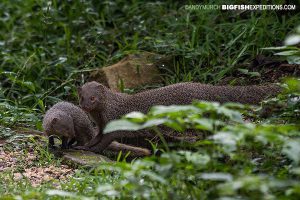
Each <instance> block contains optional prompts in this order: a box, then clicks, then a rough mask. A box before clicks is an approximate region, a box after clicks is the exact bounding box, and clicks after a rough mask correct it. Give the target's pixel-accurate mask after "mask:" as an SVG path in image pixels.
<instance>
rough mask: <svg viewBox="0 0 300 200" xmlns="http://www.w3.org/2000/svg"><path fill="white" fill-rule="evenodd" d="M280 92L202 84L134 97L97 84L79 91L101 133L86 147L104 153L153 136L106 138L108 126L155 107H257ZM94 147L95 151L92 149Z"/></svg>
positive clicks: (180, 85) (115, 135)
mask: <svg viewBox="0 0 300 200" xmlns="http://www.w3.org/2000/svg"><path fill="white" fill-rule="evenodd" d="M279 92H280V86H277V85H275V84H270V85H263V86H256V85H254V86H212V85H206V84H201V83H178V84H174V85H169V86H166V87H162V88H158V89H152V90H148V91H144V92H140V93H137V94H133V95H128V94H123V93H116V92H112V91H111V90H109V89H108V88H106V87H105V86H103V85H101V84H99V83H97V82H95V81H93V82H88V83H86V84H84V85H83V86H82V87H81V88H79V89H78V93H79V97H80V105H81V107H82V108H83V109H84V110H86V111H87V112H89V113H90V115H91V116H92V117H93V119H94V121H95V122H96V123H97V124H98V126H99V134H98V136H97V138H96V139H94V141H93V142H92V143H89V145H88V146H87V147H86V149H89V150H91V151H94V152H101V151H102V150H103V149H105V148H106V147H107V145H108V144H109V143H110V142H111V141H112V140H115V139H117V138H122V137H127V138H133V137H138V136H142V137H150V136H151V135H153V134H151V133H150V132H149V131H148V132H147V131H144V132H143V131H141V132H120V131H116V132H113V133H110V134H107V135H102V131H103V129H104V127H105V125H106V124H107V123H108V122H109V121H111V120H114V119H119V118H120V117H121V116H122V115H124V114H127V113H129V112H132V111H140V112H143V113H147V112H148V111H149V109H150V108H151V107H152V106H154V105H186V104H190V103H192V101H193V100H203V101H216V102H220V103H225V102H238V103H243V104H257V103H259V102H260V101H262V100H263V99H265V98H268V97H270V96H274V95H275V94H277V93H279ZM88 147H91V148H88Z"/></svg>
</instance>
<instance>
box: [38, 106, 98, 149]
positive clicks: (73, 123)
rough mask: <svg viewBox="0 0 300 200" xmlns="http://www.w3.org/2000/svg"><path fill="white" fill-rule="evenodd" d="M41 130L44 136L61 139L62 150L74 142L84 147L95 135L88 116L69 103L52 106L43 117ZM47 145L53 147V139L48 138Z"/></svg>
mask: <svg viewBox="0 0 300 200" xmlns="http://www.w3.org/2000/svg"><path fill="white" fill-rule="evenodd" d="M43 128H44V131H45V133H46V135H48V136H51V135H56V136H58V137H60V138H61V139H62V148H68V147H69V146H70V145H71V143H72V142H75V141H77V144H78V145H85V144H86V143H88V142H89V141H90V140H91V139H92V138H93V137H94V136H95V134H96V132H95V130H94V127H93V124H92V122H91V121H90V119H89V118H88V115H87V114H86V113H85V112H84V111H83V110H82V109H81V108H79V107H78V106H76V105H74V104H72V103H69V102H59V103H57V104H55V105H54V106H52V107H51V108H50V109H49V110H48V111H47V112H46V114H45V116H44V119H43ZM49 144H50V145H54V141H53V137H49Z"/></svg>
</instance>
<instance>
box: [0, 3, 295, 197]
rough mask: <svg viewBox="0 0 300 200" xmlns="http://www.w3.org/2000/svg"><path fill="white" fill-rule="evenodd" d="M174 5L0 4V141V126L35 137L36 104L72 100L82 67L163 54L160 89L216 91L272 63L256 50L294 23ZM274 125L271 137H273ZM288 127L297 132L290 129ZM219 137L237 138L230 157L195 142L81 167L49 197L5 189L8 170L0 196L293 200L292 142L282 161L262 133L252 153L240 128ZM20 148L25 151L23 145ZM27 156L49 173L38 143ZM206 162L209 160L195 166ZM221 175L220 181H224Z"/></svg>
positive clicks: (280, 115)
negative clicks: (241, 73) (185, 148)
mask: <svg viewBox="0 0 300 200" xmlns="http://www.w3.org/2000/svg"><path fill="white" fill-rule="evenodd" d="M205 2H206V3H207V4H219V3H218V1H205ZM231 2H232V3H235V4H236V3H237V2H236V1H231ZM282 2H283V1H280V0H279V1H273V2H272V4H281V3H282ZM240 3H245V2H244V1H240ZM257 3H261V2H260V1H259V2H258V1H257ZM267 3H269V2H268V1H265V2H264V4H267ZM185 4H199V2H197V1H194V2H193V1H189V3H183V2H180V1H178V2H174V1H155V2H148V1H136V0H131V1H123V0H116V1H92V0H91V1H81V0H73V1H58V0H51V1H45V0H26V1H22V0H14V1H11V0H2V1H1V2H0V126H1V127H0V128H1V129H0V138H6V137H9V136H11V134H12V133H11V132H10V130H8V129H6V128H7V127H11V128H18V127H29V128H32V129H39V130H41V119H42V115H43V113H44V112H45V110H46V109H47V107H48V106H51V105H53V104H54V103H55V102H57V101H59V100H68V101H73V102H77V92H76V87H77V86H79V85H82V84H83V83H84V82H85V81H86V77H87V76H88V74H89V71H90V70H92V69H94V68H96V67H103V66H106V65H109V64H112V63H115V62H117V61H119V60H120V59H121V58H122V57H124V56H125V55H127V54H130V53H135V52H141V51H150V52H154V53H159V54H164V55H168V56H172V62H171V63H170V66H168V67H169V68H167V69H164V70H165V71H166V74H164V80H165V84H172V83H177V82H182V81H199V82H203V83H212V84H216V83H218V82H219V81H221V80H222V79H223V78H226V77H228V76H231V75H232V74H234V73H235V72H236V71H237V70H238V69H239V68H244V67H245V66H247V65H249V63H251V61H252V59H253V58H254V57H255V56H256V55H258V54H264V55H272V53H273V52H271V51H265V50H263V49H262V48H265V47H274V46H281V45H282V41H284V39H285V38H286V36H287V35H288V34H289V33H291V32H293V31H294V29H295V27H297V26H298V25H299V24H300V20H299V19H300V14H299V13H297V12H292V11H290V12H275V11H253V12H246V13H244V14H241V15H239V14H237V13H236V12H221V11H220V10H195V11H189V10H185V9H184V5H185ZM201 4H204V3H201ZM162 68H165V67H163V66H162ZM250 71H251V69H250ZM294 85H297V84H294ZM298 95H299V94H298ZM280 101H283V100H282V99H281V100H280ZM277 104H279V103H278V102H277V101H275V105H277ZM287 104H288V105H289V107H288V109H287V110H286V112H281V110H279V111H278V110H277V111H274V113H275V114H274V116H271V117H270V118H268V119H267V120H264V119H259V120H258V121H262V122H264V123H269V124H270V125H271V126H276V125H280V124H281V125H282V124H283V123H287V124H292V125H295V124H297V123H298V122H297V120H295V119H297V117H299V114H298V112H297V108H298V107H297V106H298V104H297V101H296V104H293V101H288V103H287ZM261 126H263V125H261V124H259V125H258V130H257V132H259V131H261V130H260V129H259V127H261ZM285 128H286V127H285ZM285 128H283V130H279V131H278V134H279V135H280V134H282V135H284V133H285V131H286V130H287V129H288V128H286V129H285ZM293 130H294V129H293ZM295 130H296V131H295V132H296V133H295V135H296V136H297V135H299V129H297V127H296V128H295ZM230 131H231V132H232V133H236V131H240V132H242V133H247V134H245V138H244V139H245V140H243V141H239V142H240V143H238V144H239V145H241V146H239V148H238V150H237V152H235V153H233V154H231V153H228V152H226V151H225V150H224V149H223V146H222V145H221V144H216V143H214V142H212V141H211V140H206V141H203V143H200V144H199V146H196V147H193V148H192V150H193V151H192V152H190V151H189V152H190V153H180V152H177V151H175V152H171V153H166V154H163V156H161V157H151V158H147V159H143V160H138V161H137V162H134V163H133V164H131V163H129V164H128V163H124V162H118V163H117V164H116V165H114V166H111V165H103V166H100V167H99V168H97V169H94V170H92V171H88V170H85V169H82V170H80V171H78V173H77V174H76V176H75V177H73V178H71V179H70V180H69V181H68V182H67V183H62V184H61V189H62V190H63V191H68V192H70V193H62V192H57V191H50V192H49V191H48V190H49V189H54V188H53V186H52V185H51V184H48V183H45V184H43V185H41V186H39V187H37V188H34V187H32V186H31V185H30V184H29V183H28V182H27V181H26V180H23V179H22V180H20V181H14V180H13V178H12V174H11V173H12V172H5V173H2V172H0V186H1V187H0V194H3V195H2V196H1V197H0V199H13V198H16V197H17V196H16V195H20V196H21V197H22V198H23V199H46V198H50V199H68V198H69V199H74V198H78V199H82V197H83V196H87V197H96V198H100V197H101V198H113V197H116V198H122V199H131V198H132V197H136V198H137V199H148V198H152V199H153V198H154V199H175V198H176V197H177V198H178V199H183V198H184V199H193V198H195V197H198V198H201V199H214V198H217V197H232V198H239V197H245V198H246V197H250V198H252V199H255V198H258V197H260V198H262V197H264V198H269V199H272V198H273V199H276V198H281V199H292V198H295V199H297V197H298V196H297V195H299V193H300V192H299V191H300V189H299V186H297V185H294V183H299V168H297V167H298V165H297V164H295V163H294V162H293V157H292V156H291V155H293V154H294V155H299V149H298V146H297V144H298V143H292V141H289V142H291V143H290V145H291V152H292V153H291V154H290V156H291V157H289V156H287V155H286V154H284V153H282V148H283V146H280V145H278V143H276V142H274V141H273V140H272V139H274V137H275V136H274V134H272V131H270V130H265V131H263V132H264V133H269V135H267V136H268V137H269V138H268V137H267V136H265V137H266V138H267V139H266V138H263V139H265V140H264V141H265V142H267V144H265V143H263V142H264V141H263V142H262V144H261V143H260V144H257V143H256V142H255V141H254V139H253V135H251V134H250V133H249V130H248V129H247V128H245V127H244V128H241V129H237V130H230ZM247 131H248V132H247ZM250 132H251V131H250ZM276 133H277V132H276ZM248 134H249V135H248ZM246 136H247V137H246ZM285 137H286V135H284V138H285ZM290 137H291V138H293V137H292V136H290ZM275 138H276V137H275ZM260 139H262V138H260ZM20 141H21V144H20V146H19V148H17V149H18V150H19V149H21V150H24V151H26V149H27V143H25V141H27V140H25V139H24V140H20ZM296 141H297V142H298V140H296ZM268 142H269V143H268ZM29 143H30V144H33V145H35V143H34V142H33V141H32V140H29ZM17 146H18V145H17ZM13 148H15V147H12V148H11V149H10V150H13ZM35 148H36V149H35V150H36V154H37V155H39V156H40V160H39V161H38V162H37V163H36V164H37V165H41V166H45V165H47V164H48V163H55V164H57V165H59V164H60V161H57V160H56V159H55V158H53V157H52V154H49V153H48V152H47V151H45V149H44V148H43V146H42V147H39V146H37V147H35ZM24 153H26V152H24ZM252 153H253V154H252ZM273 153H274V154H273ZM260 155H262V156H260ZM206 156H208V157H209V158H210V161H209V162H208V163H203V162H204V161H205V159H207V157H206ZM255 158H257V159H258V160H257V162H256V160H255ZM266 158H267V159H266ZM268 158H269V159H268ZM273 158H274V159H273ZM261 159H262V161H261ZM253 160H254V161H255V162H254V161H253ZM200 161H203V162H202V163H201V162H200ZM225 161H228V162H225ZM215 172H217V174H214V173H215ZM219 172H220V173H221V174H218V173H219ZM258 172H259V173H258ZM205 173H211V174H210V176H207V177H208V179H201V178H199V177H202V176H203V174H204V175H205ZM260 173H261V174H260ZM224 174H225V175H224ZM228 174H230V175H231V177H232V181H228V182H227V184H225V182H226V181H224V177H225V179H226V177H227V178H228V177H229V175H228ZM215 176H217V180H215V179H214V178H216V177H215ZM220 177H221V178H220ZM222 177H223V179H222ZM220 179H221V180H220ZM273 180H276V181H279V182H276V181H275V183H278V185H276V184H273V185H272V181H273ZM285 181H286V182H285ZM223 183H224V185H223ZM237 185H238V186H240V187H235V186H237ZM215 186H216V187H215ZM217 186H218V187H217ZM252 186H253V187H252ZM260 186H261V187H260ZM222 188H223V190H222ZM226 190H227V191H226ZM218 195H219V196H218ZM257 195H258V196H257Z"/></svg>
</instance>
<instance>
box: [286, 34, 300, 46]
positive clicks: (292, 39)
mask: <svg viewBox="0 0 300 200" xmlns="http://www.w3.org/2000/svg"><path fill="white" fill-rule="evenodd" d="M299 43H300V35H299V34H292V35H289V36H287V37H286V39H285V40H284V44H285V45H287V46H289V45H297V44H299Z"/></svg>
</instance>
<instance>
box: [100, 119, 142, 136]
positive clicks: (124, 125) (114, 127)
mask: <svg viewBox="0 0 300 200" xmlns="http://www.w3.org/2000/svg"><path fill="white" fill-rule="evenodd" d="M142 128H143V126H142V125H139V124H136V123H134V122H130V121H128V120H126V119H119V120H113V121H111V122H109V123H108V124H107V125H106V127H105V128H104V130H103V134H107V133H110V132H114V131H137V130H140V129H142Z"/></svg>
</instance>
